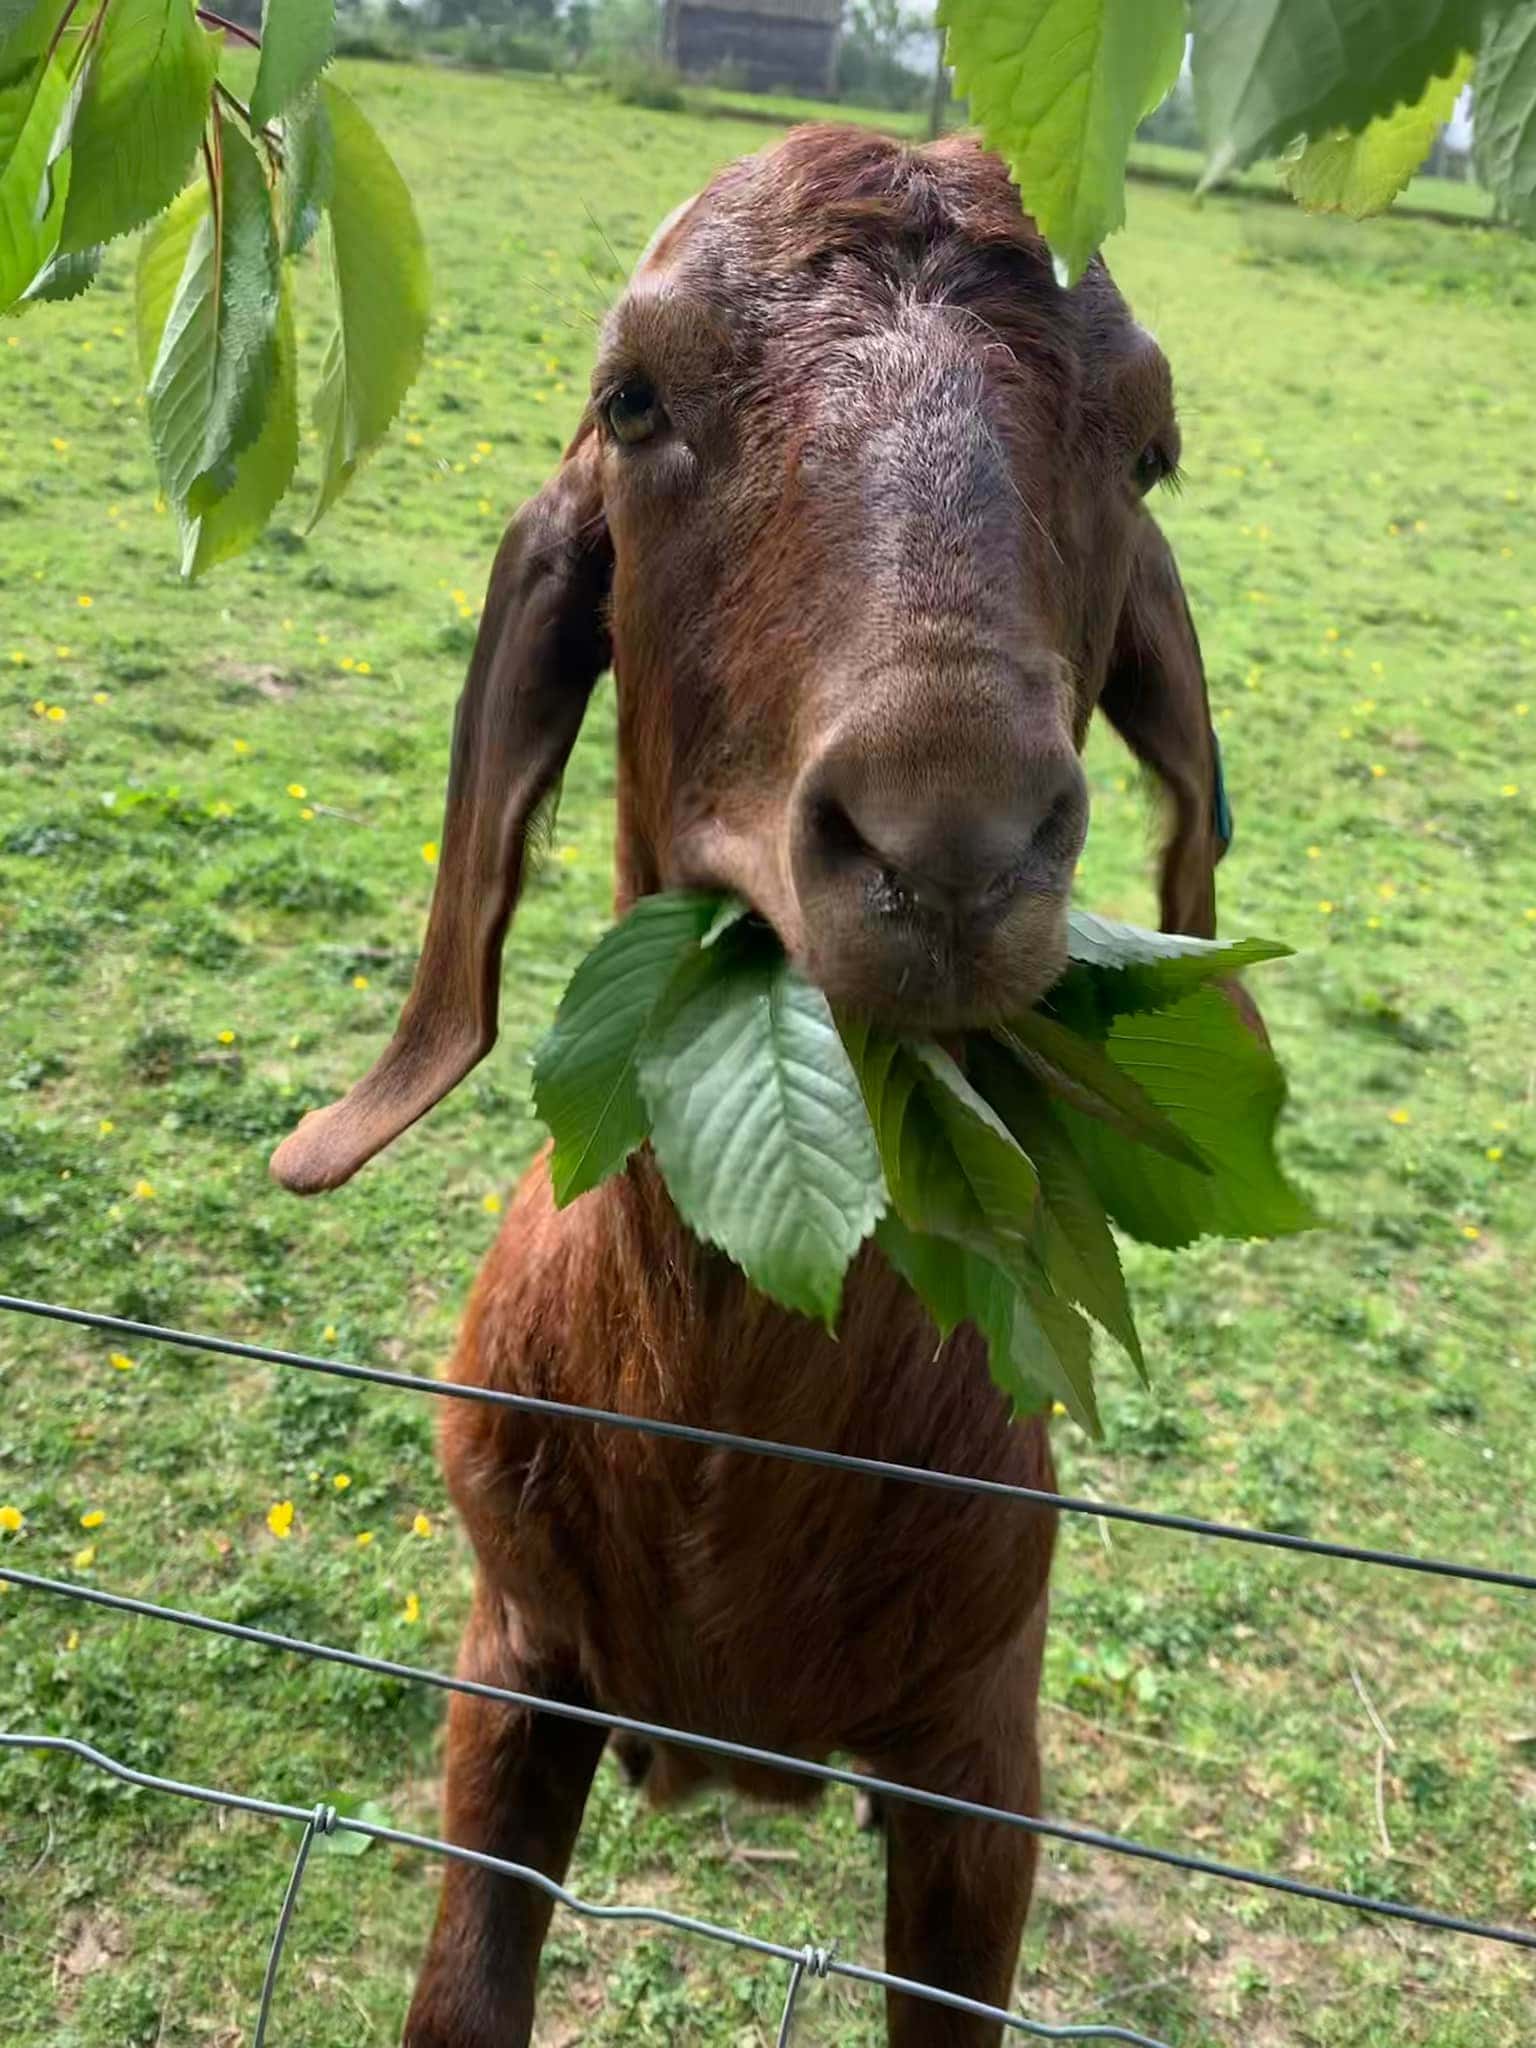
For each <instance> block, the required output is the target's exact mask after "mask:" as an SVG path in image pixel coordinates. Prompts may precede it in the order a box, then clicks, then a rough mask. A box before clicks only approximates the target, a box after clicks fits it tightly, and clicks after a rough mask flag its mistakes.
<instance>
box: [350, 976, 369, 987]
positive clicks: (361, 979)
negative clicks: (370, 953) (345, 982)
mask: <svg viewBox="0 0 1536 2048" xmlns="http://www.w3.org/2000/svg"><path fill="white" fill-rule="evenodd" d="M352 986H353V987H354V988H366V987H367V986H368V977H367V975H366V974H354V975H353V977H352Z"/></svg>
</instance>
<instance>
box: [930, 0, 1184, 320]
mask: <svg viewBox="0 0 1536 2048" xmlns="http://www.w3.org/2000/svg"><path fill="white" fill-rule="evenodd" d="M939 23H940V26H941V27H942V28H944V29H945V30H947V31H948V35H947V40H946V44H945V55H946V57H947V60H948V62H949V63H950V64H951V65H952V66H953V67H954V72H955V83H956V87H957V90H958V91H959V93H960V95H961V96H962V97H963V98H965V99H967V100H968V101H969V102H970V107H971V113H972V117H973V118H974V119H975V120H977V121H979V123H980V125H981V128H982V131H983V133H984V135H985V136H986V140H987V144H988V146H989V147H990V148H992V149H995V150H997V151H998V152H999V154H1000V155H1002V156H1004V157H1005V158H1006V159H1007V161H1008V167H1009V169H1010V170H1011V171H1012V173H1013V176H1014V180H1015V182H1016V183H1017V185H1018V188H1019V194H1020V197H1021V198H1022V199H1023V202H1024V206H1025V209H1026V211H1027V212H1029V213H1031V214H1033V215H1034V218H1035V221H1036V224H1037V225H1038V227H1039V229H1040V232H1041V233H1042V234H1043V235H1044V236H1045V238H1046V240H1047V241H1048V242H1049V243H1050V245H1051V250H1052V252H1053V254H1054V256H1055V258H1056V264H1057V274H1058V277H1059V278H1060V280H1061V282H1062V283H1063V284H1072V283H1075V282H1076V280H1077V279H1078V278H1079V277H1080V276H1081V275H1082V273H1083V271H1084V270H1085V269H1086V268H1087V266H1088V263H1089V260H1090V258H1091V257H1092V255H1093V253H1094V251H1095V250H1096V249H1097V248H1098V246H1099V244H1100V243H1101V242H1102V241H1103V240H1104V238H1105V236H1106V235H1108V234H1110V233H1111V232H1112V231H1113V230H1114V229H1115V228H1117V227H1119V226H1120V225H1121V223H1122V222H1123V221H1124V219H1125V161H1126V153H1127V151H1128V149H1129V147H1130V142H1131V137H1132V135H1133V134H1134V132H1135V129H1136V125H1137V123H1138V122H1139V121H1140V120H1141V119H1142V118H1143V116H1144V115H1146V114H1149V113H1150V112H1151V111H1152V109H1153V108H1154V107H1155V106H1156V105H1157V104H1158V102H1159V101H1160V100H1161V99H1162V98H1163V97H1164V95H1165V94H1166V93H1167V92H1168V90H1169V89H1170V87H1171V86H1172V85H1173V82H1174V80H1175V79H1176V78H1177V77H1178V75H1179V65H1180V62H1181V60H1182V58H1183V54H1184V8H1183V5H1182V0H1005V4H999V0H941V5H940V8H939Z"/></svg>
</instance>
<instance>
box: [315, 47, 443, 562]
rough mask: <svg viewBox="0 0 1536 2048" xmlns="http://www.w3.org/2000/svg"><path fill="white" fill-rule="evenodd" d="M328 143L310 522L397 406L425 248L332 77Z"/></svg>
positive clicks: (397, 181)
mask: <svg viewBox="0 0 1536 2048" xmlns="http://www.w3.org/2000/svg"><path fill="white" fill-rule="evenodd" d="M320 92H321V96H322V99H323V102H324V105H325V109H326V113H327V116H328V117H329V120H330V126H331V139H332V145H333V150H334V163H335V173H334V183H333V188H332V192H331V202H330V211H331V263H332V269H333V272H334V276H335V281H336V304H337V311H338V314H339V324H338V326H337V328H336V331H335V332H334V333H333V334H332V336H331V340H330V345H329V347H328V348H327V350H326V356H325V364H324V367H323V369H322V370H321V374H320V388H319V390H318V391H317V392H316V394H315V408H314V417H315V424H316V426H317V427H318V428H319V430H320V439H321V444H322V456H321V479H320V490H319V494H318V496H317V498H316V500H315V509H314V512H313V514H312V516H311V519H310V524H311V525H313V524H314V522H315V521H316V520H317V519H319V518H320V517H321V516H322V514H323V513H324V512H325V511H326V510H327V508H328V507H329V506H331V505H332V504H334V503H335V501H336V499H337V498H338V497H339V496H340V494H341V493H342V491H344V490H345V489H346V487H347V485H348V484H349V483H350V482H351V481H352V478H353V477H354V475H355V474H356V473H357V469H358V466H359V465H360V464H361V463H362V462H364V461H365V460H366V459H367V457H368V456H369V454H370V453H371V452H372V451H373V449H375V448H376V447H377V446H378V444H379V442H380V441H381V440H382V439H383V438H384V435H385V434H386V433H387V431H388V429H389V423H390V421H391V420H392V419H393V418H394V416H395V414H396V412H397V411H398V410H399V407H400V401H401V400H402V399H403V398H404V396H405V394H406V392H407V391H408V390H409V388H410V385H411V381H412V379H413V378H414V377H415V375H416V372H417V370H418V368H419V367H420V364H421V357H422V351H423V348H424V347H425V344H426V334H427V298H428V281H427V256H426V248H425V245H424V244H423V242H422V238H421V229H420V227H419V226H418V224H417V220H416V213H415V209H414V208H413V206H412V205H411V195H410V193H409V192H407V190H406V188H405V183H404V180H403V179H402V178H401V176H400V173H399V172H398V171H397V170H396V169H395V166H394V164H393V162H392V161H391V159H390V156H389V152H388V151H387V150H386V149H385V147H384V145H383V143H382V142H380V140H379V138H378V136H377V135H376V134H375V133H374V131H373V129H372V127H371V126H370V125H369V123H368V122H367V121H366V120H365V119H364V118H363V115H362V114H361V113H360V112H359V110H358V108H357V107H356V106H355V105H354V103H353V102H352V100H350V99H349V98H348V97H347V95H346V94H345V93H344V92H342V91H341V90H340V89H339V88H338V87H336V86H334V85H331V84H329V83H325V84H322V86H321V88H320Z"/></svg>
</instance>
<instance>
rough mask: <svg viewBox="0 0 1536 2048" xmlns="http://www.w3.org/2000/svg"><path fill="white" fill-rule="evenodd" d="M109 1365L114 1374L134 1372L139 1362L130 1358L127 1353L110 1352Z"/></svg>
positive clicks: (108, 1355)
mask: <svg viewBox="0 0 1536 2048" xmlns="http://www.w3.org/2000/svg"><path fill="white" fill-rule="evenodd" d="M107 1363H108V1365H110V1366H111V1368H112V1370H113V1371H114V1372H132V1371H133V1370H134V1368H135V1366H136V1365H137V1364H138V1360H137V1359H136V1358H130V1357H129V1356H128V1354H127V1352H126V1351H109V1352H108V1353H107Z"/></svg>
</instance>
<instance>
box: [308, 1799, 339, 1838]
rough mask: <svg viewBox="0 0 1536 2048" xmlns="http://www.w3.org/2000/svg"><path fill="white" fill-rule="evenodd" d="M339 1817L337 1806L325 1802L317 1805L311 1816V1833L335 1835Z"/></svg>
mask: <svg viewBox="0 0 1536 2048" xmlns="http://www.w3.org/2000/svg"><path fill="white" fill-rule="evenodd" d="M337 1819H338V1816H337V1812H336V1809H335V1807H334V1806H326V1805H325V1804H324V1803H322V1804H321V1805H319V1806H317V1807H316V1808H315V1810H314V1812H313V1813H312V1814H311V1815H310V1816H309V1827H310V1832H311V1834H316V1835H334V1834H335V1832H336V1824H337Z"/></svg>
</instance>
